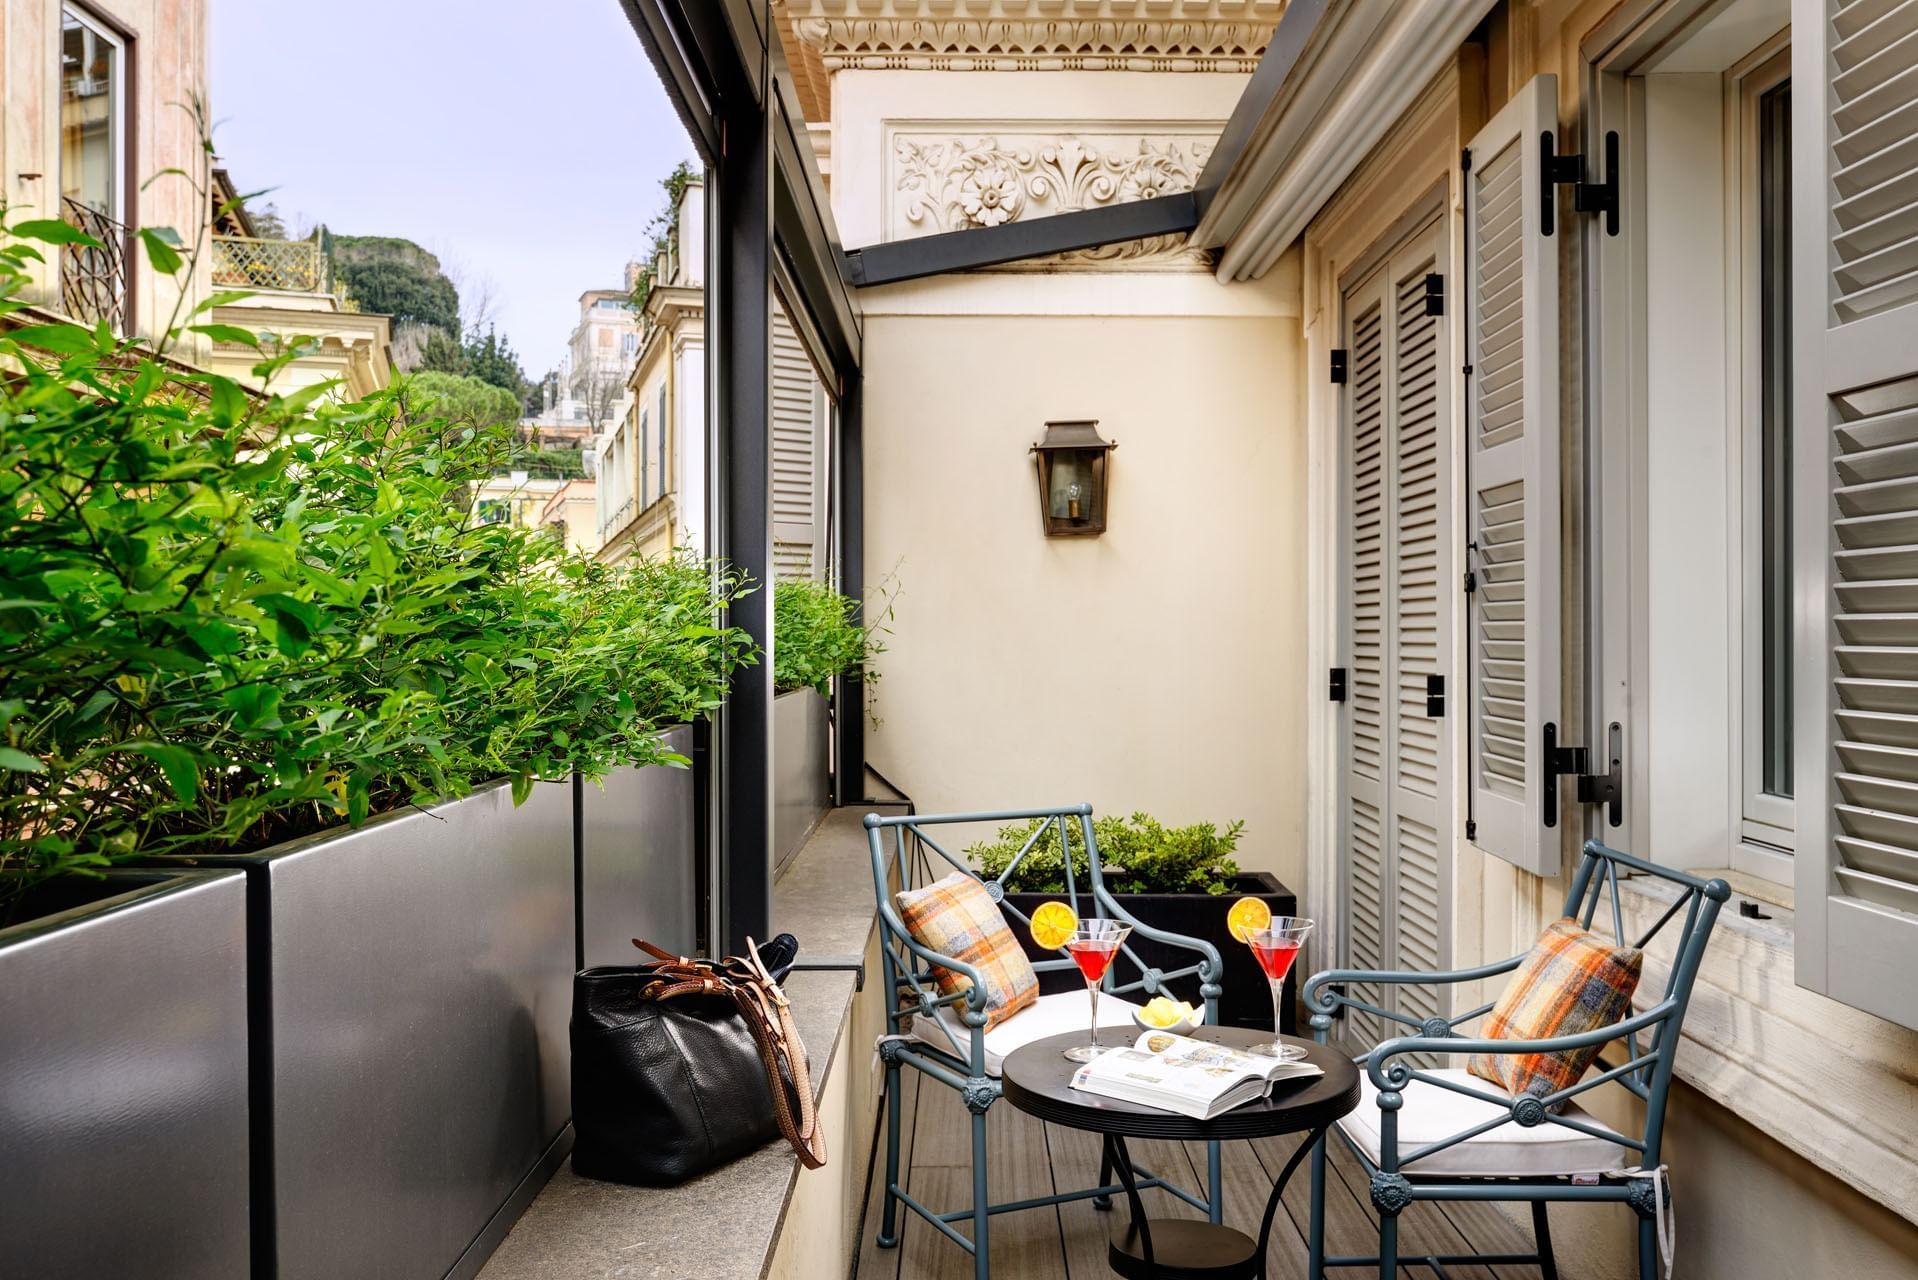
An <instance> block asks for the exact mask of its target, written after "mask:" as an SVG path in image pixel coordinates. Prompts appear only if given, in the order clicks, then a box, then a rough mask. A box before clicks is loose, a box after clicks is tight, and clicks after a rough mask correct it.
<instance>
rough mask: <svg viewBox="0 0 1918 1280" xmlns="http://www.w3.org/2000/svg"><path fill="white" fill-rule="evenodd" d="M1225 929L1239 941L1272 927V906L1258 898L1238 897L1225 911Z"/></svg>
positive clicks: (1246, 939)
mask: <svg viewBox="0 0 1918 1280" xmlns="http://www.w3.org/2000/svg"><path fill="white" fill-rule="evenodd" d="M1225 927H1226V931H1227V932H1228V933H1230V934H1231V935H1232V936H1233V937H1235V938H1237V939H1238V940H1239V941H1240V942H1245V941H1248V940H1249V939H1250V938H1251V937H1252V935H1253V934H1255V933H1258V932H1260V931H1261V930H1265V929H1269V928H1271V927H1272V908H1270V907H1268V906H1266V905H1265V903H1264V902H1263V901H1262V900H1260V899H1258V898H1240V899H1239V900H1238V901H1237V902H1235V903H1233V904H1232V909H1231V910H1230V911H1228V912H1226V913H1225Z"/></svg>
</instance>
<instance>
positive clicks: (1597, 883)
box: [1565, 840, 1731, 1163]
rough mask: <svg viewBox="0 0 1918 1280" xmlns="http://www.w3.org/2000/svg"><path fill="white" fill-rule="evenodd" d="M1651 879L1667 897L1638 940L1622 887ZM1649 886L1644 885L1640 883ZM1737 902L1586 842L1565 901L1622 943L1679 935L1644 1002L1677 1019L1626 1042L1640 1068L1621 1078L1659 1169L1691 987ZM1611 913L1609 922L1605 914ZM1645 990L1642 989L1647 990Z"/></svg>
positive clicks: (1571, 911)
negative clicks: (1653, 996)
mask: <svg viewBox="0 0 1918 1280" xmlns="http://www.w3.org/2000/svg"><path fill="white" fill-rule="evenodd" d="M1631 875H1637V876H1641V877H1647V878H1649V880H1650V881H1651V882H1652V883H1653V884H1654V885H1657V886H1658V887H1657V889H1656V896H1657V897H1659V898H1669V899H1670V901H1669V903H1668V904H1667V905H1666V907H1665V909H1664V911H1663V912H1662V913H1661V914H1660V915H1659V916H1658V918H1657V919H1656V920H1655V921H1653V923H1652V925H1651V927H1650V928H1648V929H1645V930H1643V931H1642V932H1638V933H1635V934H1632V935H1629V936H1628V934H1627V931H1626V928H1625V905H1624V899H1623V898H1622V897H1621V893H1620V888H1619V886H1620V882H1621V881H1622V880H1623V879H1624V878H1625V877H1627V876H1631ZM1642 883H1643V882H1642V881H1641V884H1642ZM1730 897H1731V886H1730V885H1728V884H1726V883H1725V882H1724V881H1723V880H1718V879H1712V880H1701V879H1699V878H1698V877H1697V876H1692V875H1687V874H1686V873H1684V872H1682V871H1674V870H1672V869H1671V868H1669V867H1661V866H1659V865H1657V864H1656V863H1652V862H1647V861H1645V860H1644V859H1643V858H1635V857H1633V856H1632V855H1631V854H1629V853H1625V852H1623V851H1621V850H1618V849H1614V848H1611V847H1610V846H1608V845H1606V844H1603V843H1601V842H1600V841H1597V840H1587V841H1586V842H1585V849H1584V853H1583V855H1582V856H1581V857H1580V859H1579V863H1578V871H1577V872H1576V873H1575V874H1574V875H1573V877H1572V885H1571V889H1570V890H1569V891H1568V892H1567V893H1566V895H1565V914H1566V915H1567V916H1570V917H1572V918H1573V919H1575V920H1577V921H1578V922H1579V923H1580V924H1581V925H1583V926H1584V927H1586V928H1587V929H1602V928H1603V927H1605V926H1609V927H1610V929H1611V933H1612V936H1613V937H1614V938H1616V939H1617V940H1618V941H1619V942H1620V943H1621V944H1624V945H1628V946H1632V947H1637V948H1639V949H1640V950H1643V949H1644V948H1645V947H1646V945H1647V944H1649V943H1650V942H1652V941H1653V940H1654V939H1655V938H1658V937H1660V936H1661V935H1663V934H1665V933H1666V931H1667V930H1670V929H1672V928H1674V927H1675V928H1676V929H1677V933H1676V935H1675V937H1674V938H1673V941H1672V960H1671V968H1670V970H1669V971H1668V972H1667V974H1666V976H1665V989H1664V991H1663V992H1661V993H1660V994H1659V997H1658V999H1657V1000H1646V999H1641V1000H1640V1001H1639V1003H1640V1004H1642V1005H1648V1006H1649V1007H1654V1008H1655V1007H1657V1006H1658V1005H1661V1004H1669V1005H1670V1006H1671V1013H1670V1015H1669V1016H1668V1017H1666V1018H1665V1019H1664V1020H1662V1021H1660V1022H1659V1023H1657V1024H1656V1025H1655V1026H1654V1027H1652V1028H1651V1029H1650V1031H1649V1036H1648V1039H1647V1040H1646V1042H1645V1044H1644V1046H1643V1047H1642V1048H1641V1046H1640V1043H1639V1036H1638V1034H1637V1033H1636V1032H1634V1033H1632V1034H1630V1035H1628V1036H1627V1037H1626V1038H1625V1043H1626V1050H1627V1052H1628V1053H1629V1054H1630V1057H1628V1058H1627V1059H1626V1060H1625V1061H1626V1063H1637V1064H1638V1065H1637V1066H1634V1067H1632V1068H1631V1069H1629V1070H1624V1071H1621V1072H1620V1073H1619V1074H1618V1076H1617V1077H1616V1079H1617V1080H1618V1082H1619V1083H1620V1084H1622V1085H1624V1086H1625V1087H1626V1088H1627V1089H1630V1090H1631V1091H1632V1092H1633V1093H1636V1094H1637V1095H1638V1096H1639V1097H1640V1098H1642V1099H1644V1100H1645V1134H1644V1139H1645V1157H1646V1160H1647V1162H1648V1163H1656V1161H1657V1158H1658V1150H1659V1144H1660V1142H1661V1140H1662V1139H1663V1136H1664V1127H1665V1101H1666V1097H1667V1095H1668V1093H1669V1092H1670V1089H1671V1080H1672V1069H1673V1067H1674V1065H1675V1064H1676V1061H1677V1055H1678V1038H1679V1031H1680V1028H1681V1027H1682V1026H1683V1025H1684V1021H1685V1010H1686V1007H1687V1006H1688V1005H1689V1004H1690V1002H1691V994H1692V984H1693V983H1694V982H1695V981H1696V980H1697V978H1698V967H1699V964H1700V963H1701V962H1702V961H1703V959H1704V954H1705V944H1706V942H1707V941H1709V940H1710V938H1711V932H1712V927H1713V925H1714V924H1716V923H1717V920H1718V909H1719V907H1721V906H1722V905H1724V903H1725V902H1726V901H1727V900H1729V899H1730ZM1601 906H1604V907H1606V908H1607V911H1606V914H1605V916H1600V915H1599V908H1600V907H1601ZM1641 991H1642V988H1641Z"/></svg>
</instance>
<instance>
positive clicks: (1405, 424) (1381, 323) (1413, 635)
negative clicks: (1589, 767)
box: [1343, 224, 1455, 1047]
mask: <svg viewBox="0 0 1918 1280" xmlns="http://www.w3.org/2000/svg"><path fill="white" fill-rule="evenodd" d="M1442 243H1443V241H1442V235H1441V232H1440V229H1439V227H1438V226H1437V225H1436V224H1435V225H1433V226H1431V227H1429V228H1428V229H1426V230H1425V231H1424V232H1422V233H1421V234H1418V235H1416V236H1415V237H1413V238H1412V239H1411V240H1410V241H1408V242H1407V243H1406V244H1405V245H1404V246H1403V247H1401V248H1400V249H1399V251H1398V252H1397V253H1395V254H1394V255H1393V256H1392V257H1391V258H1390V260H1389V261H1388V262H1387V263H1385V264H1384V265H1383V266H1381V267H1380V268H1378V269H1377V270H1376V271H1374V272H1373V273H1372V274H1371V275H1370V276H1369V277H1367V278H1366V279H1365V280H1363V281H1362V282H1361V283H1359V284H1358V285H1356V286H1354V287H1353V288H1352V289H1351V290H1350V291H1349V292H1348V293H1347V294H1346V295H1345V298H1344V300H1343V308H1344V314H1345V318H1346V319H1345V324H1346V343H1347V354H1348V369H1349V373H1348V383H1347V388H1348V390H1347V401H1346V405H1345V444H1344V448H1345V457H1344V459H1343V465H1344V473H1345V474H1344V483H1345V486H1346V496H1345V503H1344V508H1345V520H1346V522H1347V523H1346V536H1345V540H1344V544H1343V545H1344V547H1345V551H1346V557H1347V562H1346V566H1345V578H1346V605H1345V613H1344V617H1345V640H1344V651H1345V655H1346V661H1347V663H1348V664H1349V668H1348V669H1349V675H1350V679H1349V682H1348V702H1347V704H1346V707H1347V713H1348V718H1347V721H1346V729H1347V738H1346V768H1345V791H1346V808H1345V842H1344V846H1345V849H1346V877H1345V912H1344V924H1345V930H1344V936H1345V938H1346V955H1345V962H1346V963H1347V964H1348V965H1351V966H1354V967H1358V968H1370V969H1416V970H1421V971H1424V972H1428V973H1429V972H1432V971H1434V970H1438V969H1443V968H1445V967H1446V963H1447V958H1448V949H1447V947H1446V945H1445V943H1446V937H1447V933H1448V921H1449V917H1450V910H1449V904H1450V899H1449V877H1448V876H1447V874H1446V860H1445V859H1444V858H1443V857H1442V856H1441V853H1440V847H1441V846H1440V833H1441V832H1442V831H1444V830H1445V829H1446V823H1445V821H1444V819H1443V818H1442V817H1441V815H1442V814H1443V813H1444V812H1445V811H1446V810H1447V809H1448V808H1449V804H1448V796H1447V794H1446V791H1447V788H1446V787H1445V786H1443V785H1442V784H1441V779H1442V778H1444V777H1445V776H1446V775H1447V770H1446V767H1445V756H1446V750H1445V739H1444V736H1443V734H1442V732H1441V730H1442V728H1443V721H1442V720H1441V719H1438V718H1435V717H1433V716H1431V715H1430V714H1429V713H1428V708H1427V705H1426V692H1427V687H1426V681H1427V678H1428V677H1430V676H1434V675H1438V676H1445V675H1448V674H1449V668H1450V666H1451V658H1450V654H1451V649H1450V645H1449V643H1448V641H1447V635H1448V634H1449V621H1448V618H1447V609H1446V605H1445V598H1444V597H1443V596H1442V595H1441V590H1440V584H1441V583H1442V582H1444V581H1446V580H1447V579H1448V578H1449V575H1450V569H1449V565H1450V561H1451V557H1450V555H1449V553H1448V549H1447V547H1446V545H1445V543H1444V540H1443V537H1442V531H1443V530H1444V529H1445V528H1447V527H1448V526H1449V512H1448V509H1447V494H1448V492H1449V484H1448V481H1447V470H1448V468H1447V466H1446V447H1447V446H1446V442H1447V441H1448V440H1449V439H1450V434H1449V432H1448V431H1447V429H1446V421H1447V404H1448V402H1447V398H1446V396H1445V395H1444V394H1443V381H1442V373H1441V370H1443V369H1448V368H1452V367H1454V366H1455V362H1454V361H1452V360H1451V359H1449V357H1447V356H1446V355H1445V354H1444V353H1445V351H1446V348H1447V346H1448V343H1447V340H1446V334H1445V330H1444V322H1443V319H1442V317H1441V316H1439V315H1437V314H1434V313H1433V311H1432V309H1431V308H1430V307H1429V306H1428V305H1427V296H1428V290H1427V283H1426V282H1427V279H1428V277H1430V276H1432V275H1434V274H1437V273H1440V269H1441V263H1440V253H1441V246H1442ZM1352 994H1353V995H1354V996H1355V997H1356V998H1357V999H1359V1000H1361V1001H1364V1002H1365V1003H1367V1004H1372V1005H1376V1006H1378V1007H1380V1008H1383V1009H1388V1010H1391V1011H1393V1012H1395V1013H1402V1014H1406V1015H1409V1016H1411V1017H1414V1018H1417V1019H1420V1020H1423V1019H1426V1018H1429V1017H1432V1016H1434V1015H1436V1014H1440V1013H1442V1012H1443V1011H1444V1008H1445V1005H1444V1001H1443V993H1441V992H1437V991H1435V990H1433V989H1430V988H1420V987H1384V986H1380V985H1376V984H1368V983H1361V984H1356V985H1355V987H1354V989H1353V991H1352ZM1396 1025H1397V1024H1392V1025H1391V1026H1388V1025H1387V1024H1386V1023H1384V1022H1383V1020H1381V1019H1380V1018H1378V1017H1377V1016H1376V1015H1374V1014H1369V1013H1365V1012H1363V1011H1354V1013H1353V1014H1352V1018H1351V1023H1350V1025H1349V1027H1348V1029H1347V1036H1348V1039H1350V1040H1351V1041H1352V1043H1353V1044H1354V1045H1355V1046H1357V1047H1370V1046H1371V1045H1372V1044H1376V1043H1377V1042H1378V1041H1379V1040H1380V1039H1381V1038H1383V1037H1384V1036H1386V1035H1389V1034H1391V1033H1392V1031H1393V1027H1394V1026H1396Z"/></svg>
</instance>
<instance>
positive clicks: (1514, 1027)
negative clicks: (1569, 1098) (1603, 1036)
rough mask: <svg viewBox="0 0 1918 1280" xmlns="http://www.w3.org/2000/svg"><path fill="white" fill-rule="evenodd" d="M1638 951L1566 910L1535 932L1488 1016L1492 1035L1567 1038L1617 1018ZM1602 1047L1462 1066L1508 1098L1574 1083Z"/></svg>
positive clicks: (1475, 1058) (1496, 1057)
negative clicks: (1534, 940)
mask: <svg viewBox="0 0 1918 1280" xmlns="http://www.w3.org/2000/svg"><path fill="white" fill-rule="evenodd" d="M1643 961H1644V953H1643V952H1642V951H1639V950H1638V949H1637V948H1635V947H1621V946H1616V945H1614V944H1613V943H1612V942H1611V941H1610V940H1609V939H1606V938H1602V937H1600V936H1599V935H1598V934H1595V933H1592V932H1591V931H1589V930H1587V929H1583V928H1580V927H1579V923H1578V921H1576V920H1574V919H1572V918H1571V917H1570V916H1567V917H1565V918H1564V919H1562V920H1554V921H1553V922H1552V923H1551V924H1548V925H1546V926H1545V931H1544V932H1543V933H1541V934H1539V936H1538V942H1537V944H1536V945H1534V946H1533V947H1532V952H1531V954H1530V955H1528V956H1526V957H1525V960H1524V963H1522V964H1520V965H1519V967H1518V968H1517V969H1516V970H1515V971H1514V972H1513V973H1512V980H1511V981H1510V982H1509V983H1507V984H1506V987H1505V994H1503V995H1501V996H1500V997H1499V998H1498V1003H1497V1004H1495V1005H1493V1006H1492V1012H1491V1013H1489V1014H1488V1015H1486V1018H1485V1029H1484V1031H1483V1032H1482V1035H1483V1037H1484V1038H1486V1039H1490V1040H1539V1039H1544V1038H1545V1037H1548V1036H1571V1035H1577V1034H1578V1033H1579V1032H1581V1031H1593V1030H1596V1029H1597V1028H1599V1027H1608V1026H1610V1025H1611V1024H1612V1023H1614V1022H1617V1021H1619V1020H1620V1019H1621V1018H1623V1017H1624V1016H1625V1015H1626V1014H1627V1013H1629V1012H1630V1011H1631V1007H1632V992H1633V991H1635V990H1636V989H1637V988H1638V971H1639V967H1640V965H1641V964H1642V963H1643ZM1601 1047H1602V1046H1600V1045H1593V1046H1591V1047H1590V1048H1588V1049H1566V1050H1562V1051H1561V1052H1558V1053H1475V1054H1473V1055H1472V1060H1471V1061H1470V1062H1469V1063H1468V1064H1467V1067H1466V1069H1467V1070H1469V1071H1470V1072H1471V1073H1472V1074H1473V1075H1475V1076H1478V1077H1479V1078H1481V1079H1484V1080H1490V1081H1491V1082H1492V1083H1493V1084H1496V1085H1499V1086H1501V1087H1503V1088H1504V1089H1505V1091H1506V1092H1507V1093H1509V1094H1511V1095H1512V1096H1513V1097H1518V1096H1519V1095H1520V1094H1524V1093H1530V1094H1534V1095H1537V1096H1540V1097H1542V1096H1544V1095H1546V1094H1550V1093H1556V1092H1558V1091H1559V1090H1560V1089H1564V1088H1568V1087H1569V1086H1571V1085H1573V1084H1575V1083H1577V1081H1578V1079H1579V1077H1581V1076H1583V1075H1584V1074H1585V1068H1587V1067H1589V1066H1591V1065H1592V1059H1593V1058H1596V1057H1597V1056H1598V1051H1599V1049H1600V1048H1601Z"/></svg>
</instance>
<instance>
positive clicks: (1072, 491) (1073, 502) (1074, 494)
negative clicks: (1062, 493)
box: [1066, 484, 1083, 520]
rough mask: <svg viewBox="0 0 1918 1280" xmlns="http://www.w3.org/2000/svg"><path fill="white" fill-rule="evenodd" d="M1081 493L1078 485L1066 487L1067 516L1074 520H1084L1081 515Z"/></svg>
mask: <svg viewBox="0 0 1918 1280" xmlns="http://www.w3.org/2000/svg"><path fill="white" fill-rule="evenodd" d="M1080 492H1081V491H1080V488H1079V486H1078V485H1077V484H1069V485H1067V486H1066V515H1067V517H1068V518H1070V519H1073V520H1078V519H1082V518H1083V517H1081V516H1080V514H1079V494H1080Z"/></svg>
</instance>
